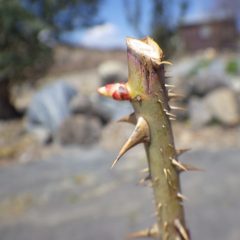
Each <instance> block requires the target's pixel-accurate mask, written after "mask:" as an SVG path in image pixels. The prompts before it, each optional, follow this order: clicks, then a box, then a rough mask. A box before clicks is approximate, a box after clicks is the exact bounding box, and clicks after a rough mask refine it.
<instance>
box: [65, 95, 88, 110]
mask: <svg viewBox="0 0 240 240" xmlns="http://www.w3.org/2000/svg"><path fill="white" fill-rule="evenodd" d="M69 106H70V111H71V112H72V113H75V114H77V113H87V112H89V110H90V109H91V108H92V103H91V100H90V98H89V97H88V96H84V95H83V94H81V93H78V94H77V95H76V96H75V97H73V99H72V100H71V102H70V104H69Z"/></svg>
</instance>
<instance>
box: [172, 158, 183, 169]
mask: <svg viewBox="0 0 240 240" xmlns="http://www.w3.org/2000/svg"><path fill="white" fill-rule="evenodd" d="M171 161H172V164H173V165H174V166H176V167H177V168H178V169H179V170H181V171H187V168H186V167H185V166H184V165H183V164H182V163H180V162H179V161H177V160H176V159H174V158H171Z"/></svg>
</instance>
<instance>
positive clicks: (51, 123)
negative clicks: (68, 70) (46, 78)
mask: <svg viewBox="0 0 240 240" xmlns="http://www.w3.org/2000/svg"><path fill="white" fill-rule="evenodd" d="M76 94H77V91H76V90H75V89H74V88H73V87H71V86H70V85H68V84H67V83H66V82H64V81H58V82H56V83H54V84H50V85H47V86H46V87H44V88H43V89H42V90H40V91H39V92H37V93H36V94H35V95H34V96H33V98H32V100H31V103H30V106H29V108H28V110H27V115H26V122H27V123H26V125H27V129H28V130H29V131H33V130H34V129H35V128H45V129H46V130H48V131H49V132H50V133H54V132H55V131H56V129H57V128H58V127H59V126H60V125H61V123H62V122H63V121H64V120H65V119H66V118H67V117H69V116H70V108H69V102H70V100H71V99H72V98H73V96H75V95H76Z"/></svg>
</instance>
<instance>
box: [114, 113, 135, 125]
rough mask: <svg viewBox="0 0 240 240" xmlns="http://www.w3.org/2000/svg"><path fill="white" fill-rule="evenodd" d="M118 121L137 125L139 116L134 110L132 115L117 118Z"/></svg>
mask: <svg viewBox="0 0 240 240" xmlns="http://www.w3.org/2000/svg"><path fill="white" fill-rule="evenodd" d="M117 122H127V123H131V124H134V125H135V124H136V123H137V118H136V115H135V113H134V112H133V113H131V114H130V115H127V116H124V117H122V118H120V119H119V120H117Z"/></svg>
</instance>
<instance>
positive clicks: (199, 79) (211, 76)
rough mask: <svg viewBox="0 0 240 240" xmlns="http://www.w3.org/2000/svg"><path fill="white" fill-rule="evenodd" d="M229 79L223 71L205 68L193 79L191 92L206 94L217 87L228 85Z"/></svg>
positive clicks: (192, 93) (193, 93)
mask: <svg viewBox="0 0 240 240" xmlns="http://www.w3.org/2000/svg"><path fill="white" fill-rule="evenodd" d="M228 80H229V79H228V77H227V75H226V74H224V73H223V72H221V71H212V70H211V69H207V70H206V69H204V70H202V71H200V72H199V73H198V74H197V75H196V76H195V77H193V78H192V79H191V81H190V86H191V87H190V93H191V95H200V96H204V95H206V94H207V93H209V92H210V91H212V90H214V89H216V88H219V87H224V86H228V82H229V81H228Z"/></svg>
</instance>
